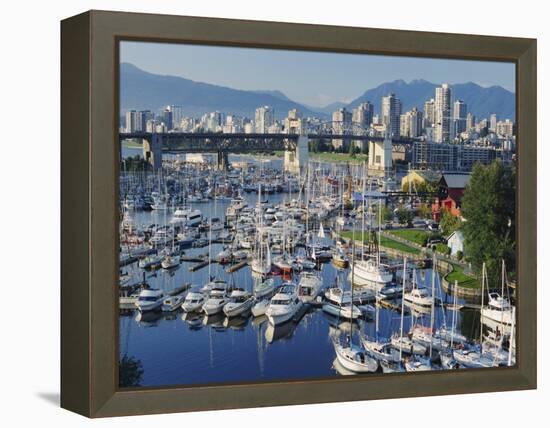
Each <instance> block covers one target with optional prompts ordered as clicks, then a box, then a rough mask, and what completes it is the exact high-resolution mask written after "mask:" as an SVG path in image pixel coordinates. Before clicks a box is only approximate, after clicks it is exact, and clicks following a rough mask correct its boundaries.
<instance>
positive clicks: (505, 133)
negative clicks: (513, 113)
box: [496, 119, 514, 138]
mask: <svg viewBox="0 0 550 428" xmlns="http://www.w3.org/2000/svg"><path fill="white" fill-rule="evenodd" d="M496 133H497V135H498V136H500V137H506V138H511V137H512V136H513V135H514V122H512V121H511V120H510V119H506V120H505V121H502V120H500V121H498V122H497V126H496Z"/></svg>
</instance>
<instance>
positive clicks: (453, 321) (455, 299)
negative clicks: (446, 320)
mask: <svg viewBox="0 0 550 428" xmlns="http://www.w3.org/2000/svg"><path fill="white" fill-rule="evenodd" d="M457 292H458V281H457V280H456V279H455V286H454V289H453V306H454V310H453V317H452V321H451V322H452V328H451V351H452V349H453V346H454V339H455V328H456V322H457V321H458V319H457V318H458V308H457V307H456V301H457Z"/></svg>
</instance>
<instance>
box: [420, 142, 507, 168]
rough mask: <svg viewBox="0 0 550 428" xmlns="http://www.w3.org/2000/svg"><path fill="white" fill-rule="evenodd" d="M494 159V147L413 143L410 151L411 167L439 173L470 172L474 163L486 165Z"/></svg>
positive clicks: (495, 155)
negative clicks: (433, 170)
mask: <svg viewBox="0 0 550 428" xmlns="http://www.w3.org/2000/svg"><path fill="white" fill-rule="evenodd" d="M496 157H497V151H496V149H495V147H494V146H482V145H478V144H443V143H433V142H430V141H415V142H414V143H413V149H412V167H413V168H415V169H435V170H439V171H471V170H472V168H473V166H474V164H475V163H476V162H480V163H482V164H484V165H488V164H490V163H491V162H492V161H494V160H495V159H496Z"/></svg>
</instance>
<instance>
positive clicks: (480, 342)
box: [479, 262, 487, 356]
mask: <svg viewBox="0 0 550 428" xmlns="http://www.w3.org/2000/svg"><path fill="white" fill-rule="evenodd" d="M486 274H487V272H486V267H485V262H483V265H482V267H481V309H480V311H479V344H480V346H481V351H480V354H479V355H480V356H481V354H482V353H483V304H484V302H485V278H486V276H487V275H486Z"/></svg>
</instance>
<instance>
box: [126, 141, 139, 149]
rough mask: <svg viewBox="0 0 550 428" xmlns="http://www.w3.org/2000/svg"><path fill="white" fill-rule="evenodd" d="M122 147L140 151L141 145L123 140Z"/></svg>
mask: <svg viewBox="0 0 550 428" xmlns="http://www.w3.org/2000/svg"><path fill="white" fill-rule="evenodd" d="M122 145H123V146H124V147H128V148H129V149H141V148H142V147H143V144H141V143H136V142H134V141H130V140H124V141H123V142H122Z"/></svg>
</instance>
